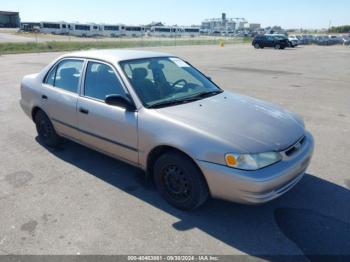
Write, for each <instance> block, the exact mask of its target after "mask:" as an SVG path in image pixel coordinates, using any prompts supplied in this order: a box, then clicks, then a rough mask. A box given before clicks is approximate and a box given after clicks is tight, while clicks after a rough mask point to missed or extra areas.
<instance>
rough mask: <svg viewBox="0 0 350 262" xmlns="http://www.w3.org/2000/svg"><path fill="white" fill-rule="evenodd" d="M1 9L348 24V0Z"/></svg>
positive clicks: (175, 0) (206, 0)
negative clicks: (222, 16)
mask: <svg viewBox="0 0 350 262" xmlns="http://www.w3.org/2000/svg"><path fill="white" fill-rule="evenodd" d="M0 10H4V11H19V12H20V17H21V20H22V21H25V22H35V21H66V22H75V21H78V22H95V23H124V24H134V25H139V24H147V23H150V22H152V21H161V22H163V23H165V24H167V25H175V24H177V25H193V24H195V25H199V24H200V23H201V21H202V20H204V19H205V18H214V17H215V18H218V17H221V13H222V12H226V13H227V17H244V18H246V19H247V20H248V21H249V22H250V23H261V24H262V26H264V27H266V26H274V25H280V26H282V27H283V28H310V29H318V28H328V27H329V25H330V24H331V25H332V26H337V25H344V24H350V1H349V0H332V1H330V0H328V1H324V0H293V1H273V0H264V1H258V0H255V1H253V0H239V1H236V0H187V1H186V0H123V1H119V0H115V1H113V0H97V1H93V0H85V1H83V0H55V1H52V0H51V1H49V0H31V1H28V0H0Z"/></svg>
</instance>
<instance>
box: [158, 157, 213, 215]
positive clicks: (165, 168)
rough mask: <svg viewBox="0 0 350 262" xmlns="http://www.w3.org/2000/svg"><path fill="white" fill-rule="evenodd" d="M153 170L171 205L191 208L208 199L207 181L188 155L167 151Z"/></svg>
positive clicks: (159, 188) (185, 208)
mask: <svg viewBox="0 0 350 262" xmlns="http://www.w3.org/2000/svg"><path fill="white" fill-rule="evenodd" d="M153 170H154V181H155V184H156V186H157V189H158V191H159V192H160V194H161V195H162V196H163V197H164V198H165V200H166V201H167V202H168V203H170V204H171V205H173V206H175V207H177V208H179V209H183V210H191V209H195V208H197V207H199V206H200V205H202V204H203V203H204V202H205V201H206V200H207V198H208V196H209V190H208V186H207V183H206V181H205V179H204V177H203V175H202V173H201V172H200V170H199V169H198V167H197V166H196V165H195V164H194V163H193V162H192V161H191V160H190V159H189V158H188V157H186V156H184V155H182V154H180V153H177V152H169V153H165V154H164V155H162V156H160V157H159V159H158V160H157V161H156V163H155V165H154V169H153Z"/></svg>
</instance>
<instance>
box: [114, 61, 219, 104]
mask: <svg viewBox="0 0 350 262" xmlns="http://www.w3.org/2000/svg"><path fill="white" fill-rule="evenodd" d="M120 66H121V68H122V70H123V71H124V73H125V75H126V76H127V77H128V79H129V81H130V83H131V85H132V86H133V88H134V90H135V92H136V93H137V95H138V96H139V98H140V100H141V101H142V103H143V104H144V106H146V107H148V108H158V107H166V106H171V105H176V104H181V103H188V102H192V101H195V100H199V99H203V98H206V97H209V96H213V95H216V94H218V93H221V92H222V90H221V89H220V88H218V87H217V86H216V85H215V84H214V83H212V82H211V81H210V80H209V79H208V78H207V77H205V76H204V75H203V74H202V73H200V72H199V71H198V70H197V69H195V68H194V67H192V66H191V65H189V64H188V63H186V62H185V61H183V60H181V59H179V58H177V57H157V58H146V59H137V60H129V61H123V62H120Z"/></svg>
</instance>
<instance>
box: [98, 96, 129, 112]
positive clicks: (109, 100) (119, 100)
mask: <svg viewBox="0 0 350 262" xmlns="http://www.w3.org/2000/svg"><path fill="white" fill-rule="evenodd" d="M105 103H106V104H107V105H111V106H118V107H122V108H125V109H126V110H127V111H135V110H136V107H135V105H134V104H133V102H131V101H130V100H129V99H128V98H126V97H124V96H121V95H108V96H106V99H105Z"/></svg>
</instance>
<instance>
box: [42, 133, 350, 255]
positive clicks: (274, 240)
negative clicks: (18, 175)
mask: <svg viewBox="0 0 350 262" xmlns="http://www.w3.org/2000/svg"><path fill="white" fill-rule="evenodd" d="M37 141H38V142H39V143H40V141H39V140H38V139H37ZM47 150H48V151H49V152H50V153H52V154H54V155H55V156H56V157H58V158H60V159H62V160H64V161H66V162H68V163H70V164H72V165H74V166H76V167H77V168H79V169H82V170H84V171H85V172H86V173H88V174H90V175H93V176H95V177H97V178H99V179H101V180H103V181H105V182H106V183H109V184H110V185H113V186H114V187H116V188H118V189H120V190H123V191H125V192H127V193H128V194H130V195H131V196H133V197H136V198H138V199H141V200H142V201H145V202H147V203H148V204H150V205H152V206H154V207H156V208H158V209H160V210H162V211H164V212H167V213H169V214H171V215H172V216H175V217H177V218H178V219H179V221H178V222H176V223H174V224H173V225H172V226H173V228H174V229H175V230H179V231H185V230H189V229H192V228H198V229H200V230H202V231H203V232H205V233H207V234H208V235H210V236H211V237H213V238H216V239H218V240H220V241H222V242H224V243H226V244H227V245H230V246H232V247H233V248H236V249H238V250H240V251H242V252H244V253H247V254H249V255H252V256H257V257H260V258H264V259H268V260H272V261H285V260H288V259H287V258H290V259H291V260H294V258H292V257H288V256H294V255H299V256H300V257H299V258H304V259H306V260H308V259H311V260H314V259H317V258H318V257H317V256H318V255H336V256H338V257H337V259H338V260H337V261H339V259H340V260H342V259H344V261H345V258H346V257H345V255H348V257H347V258H349V256H350V223H349V221H350V191H349V190H348V189H346V188H345V187H341V186H338V185H336V184H334V183H331V182H329V181H326V180H323V179H321V178H318V177H316V176H314V175H311V174H307V175H306V176H305V177H304V178H303V179H302V180H301V182H300V183H299V184H298V185H297V186H296V187H295V188H293V189H292V190H291V191H290V192H288V193H287V194H285V195H284V196H282V197H281V198H279V199H276V200H274V201H272V202H270V203H267V204H264V205H259V206H246V205H240V204H235V203H230V202H226V201H221V200H214V199H211V200H209V201H208V202H207V203H206V204H204V206H202V207H200V208H199V209H197V210H195V211H192V212H184V211H180V210H177V209H175V208H173V207H171V206H169V205H168V204H167V203H166V202H165V201H164V200H163V199H162V198H161V196H160V195H159V194H158V193H157V191H156V189H155V187H154V185H153V183H152V182H151V181H149V180H146V179H145V176H144V173H143V172H142V171H140V170H139V169H137V168H135V167H132V166H129V165H128V164H125V163H123V162H120V161H118V160H115V159H113V158H110V157H108V156H105V155H103V154H100V153H98V152H96V151H93V150H90V149H88V148H86V147H84V146H81V145H79V144H76V143H74V142H70V141H69V142H66V143H65V144H64V145H62V146H61V147H60V148H59V149H48V148H47ZM280 255H283V256H282V257H281V256H280ZM341 256H343V257H341ZM323 258H324V257H323ZM332 259H333V258H332Z"/></svg>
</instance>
